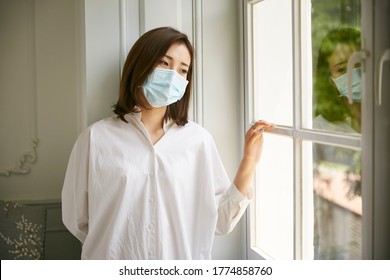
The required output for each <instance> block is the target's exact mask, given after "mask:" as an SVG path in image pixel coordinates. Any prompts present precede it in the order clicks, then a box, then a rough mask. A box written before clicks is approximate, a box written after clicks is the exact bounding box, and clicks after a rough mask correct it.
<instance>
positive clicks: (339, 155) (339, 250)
mask: <svg viewBox="0 0 390 280" xmlns="http://www.w3.org/2000/svg"><path fill="white" fill-rule="evenodd" d="M313 166H314V168H313V204H314V207H313V208H314V209H313V211H314V225H313V227H314V240H313V244H314V259H360V258H361V256H362V255H361V254H362V248H361V240H362V237H361V236H362V235H361V227H362V198H361V152H360V151H356V150H352V149H346V148H341V147H336V146H330V145H323V144H313Z"/></svg>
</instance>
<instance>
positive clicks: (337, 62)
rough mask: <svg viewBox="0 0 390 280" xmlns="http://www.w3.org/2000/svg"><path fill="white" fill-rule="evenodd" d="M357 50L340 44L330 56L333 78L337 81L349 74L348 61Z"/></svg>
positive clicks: (330, 68) (329, 61)
mask: <svg viewBox="0 0 390 280" xmlns="http://www.w3.org/2000/svg"><path fill="white" fill-rule="evenodd" d="M355 51H356V48H355V47H354V46H351V45H347V44H338V45H337V46H336V49H335V50H334V52H333V53H332V54H331V55H330V56H329V59H328V63H329V70H330V74H331V76H332V78H334V79H336V78H338V77H340V76H341V75H344V74H345V73H346V72H347V63H348V59H349V57H350V56H351V54H352V53H353V52H355Z"/></svg>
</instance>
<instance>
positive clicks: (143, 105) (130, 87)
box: [114, 27, 194, 126]
mask: <svg viewBox="0 0 390 280" xmlns="http://www.w3.org/2000/svg"><path fill="white" fill-rule="evenodd" d="M175 43H183V44H185V45H186V47H187V49H188V51H189V53H190V57H191V63H190V65H189V69H188V73H187V80H188V85H187V87H186V90H185V93H184V95H183V97H182V98H181V99H180V100H178V101H177V102H175V103H173V104H171V105H168V106H167V111H166V113H165V117H164V119H165V120H168V119H172V120H173V121H174V122H175V123H176V124H177V125H179V126H183V125H185V124H186V123H187V122H188V110H189V104H190V98H191V87H192V69H193V67H192V65H193V59H194V50H193V47H192V45H191V43H190V41H189V40H188V37H187V35H186V34H184V33H181V32H179V31H177V30H175V29H173V28H171V27H160V28H156V29H153V30H150V31H148V32H146V33H145V34H143V35H142V36H141V37H140V38H139V39H138V40H137V41H136V42H135V44H134V45H133V47H132V48H131V50H130V52H129V54H128V55H127V58H126V61H125V65H124V66H123V73H122V78H121V82H120V88H119V99H118V102H117V103H116V104H115V105H114V113H115V114H117V115H118V117H119V118H120V119H121V120H123V121H124V122H127V121H126V119H125V115H126V114H129V113H131V114H134V113H138V112H139V109H145V110H148V109H151V107H150V105H149V104H148V102H147V101H146V98H145V96H144V94H143V91H142V85H143V84H144V83H145V81H146V79H147V78H148V76H149V75H150V74H151V73H152V72H153V70H154V69H155V67H156V66H157V64H158V63H159V61H160V60H161V58H162V57H163V56H164V55H165V54H166V52H167V51H168V49H169V48H170V47H171V46H172V45H173V44H175Z"/></svg>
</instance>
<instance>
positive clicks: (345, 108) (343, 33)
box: [309, 0, 362, 134]
mask: <svg viewBox="0 0 390 280" xmlns="http://www.w3.org/2000/svg"><path fill="white" fill-rule="evenodd" d="M309 35H311V38H310V41H311V52H312V63H313V68H312V69H313V73H312V75H313V77H312V80H313V98H312V101H313V128H314V129H320V130H326V131H334V132H342V133H352V134H358V133H360V130H361V103H362V85H361V77H362V69H361V67H360V65H359V64H357V65H355V66H354V68H353V70H352V71H351V74H352V97H353V103H352V104H350V103H349V102H348V98H347V97H348V91H347V89H348V87H347V74H346V72H347V62H348V59H349V58H350V56H351V55H352V54H353V53H354V52H356V51H359V50H360V46H361V35H360V0H348V1H347V0H332V1H323V0H312V1H311V33H310V34H309Z"/></svg>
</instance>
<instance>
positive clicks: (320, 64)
mask: <svg viewBox="0 0 390 280" xmlns="http://www.w3.org/2000/svg"><path fill="white" fill-rule="evenodd" d="M359 47H360V32H359V31H358V30H356V29H353V28H340V29H336V30H332V31H330V32H329V33H328V34H327V35H326V37H325V38H324V39H323V40H322V42H321V45H320V49H319V54H318V60H317V68H316V71H315V76H314V117H315V118H314V121H313V126H314V128H317V129H324V130H327V131H338V132H344V133H360V104H361V84H360V81H361V73H360V68H355V69H354V70H353V72H352V77H353V87H352V93H353V104H349V103H348V93H347V76H346V70H347V63H348V59H349V57H350V56H351V54H352V53H354V52H356V51H358V50H359ZM313 155H314V162H315V165H316V168H315V182H314V214H315V225H314V227H315V231H314V233H315V239H314V252H315V256H314V257H315V259H353V258H356V257H357V256H358V253H356V252H358V251H359V248H360V247H359V246H360V243H359V240H356V238H355V236H354V235H353V233H355V232H358V231H359V230H360V221H361V216H360V215H357V214H356V213H355V212H353V211H351V210H350V209H351V207H350V206H353V205H354V204H353V202H354V201H353V200H354V198H356V197H359V196H360V195H361V193H360V189H361V185H360V181H361V178H360V174H361V170H360V166H361V158H360V155H361V153H360V151H355V150H352V149H346V148H343V147H337V146H331V145H322V144H315V145H314V146H313ZM340 178H343V180H340ZM346 187H347V188H349V189H347V188H346ZM358 201H359V200H358ZM349 203H350V204H349ZM360 205H361V204H359V206H360ZM340 224H342V226H341V227H340ZM349 227H353V230H351V229H350V228H349ZM351 244H352V245H351ZM357 248H358V249H357Z"/></svg>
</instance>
